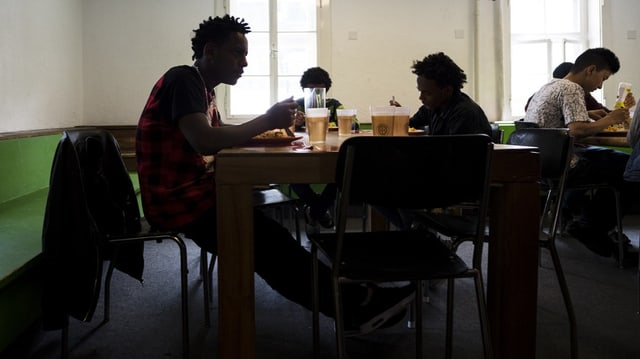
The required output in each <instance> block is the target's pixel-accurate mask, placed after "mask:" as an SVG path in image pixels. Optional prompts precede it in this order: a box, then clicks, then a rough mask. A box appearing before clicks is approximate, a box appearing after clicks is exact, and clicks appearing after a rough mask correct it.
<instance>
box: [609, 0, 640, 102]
mask: <svg viewBox="0 0 640 359" xmlns="http://www.w3.org/2000/svg"><path fill="white" fill-rule="evenodd" d="M603 3H604V6H603V8H602V12H603V19H604V21H603V44H604V45H603V46H604V47H608V48H610V49H611V50H612V51H614V52H615V53H616V55H618V58H619V59H620V65H621V66H620V71H618V73H616V74H614V75H613V76H611V77H610V78H609V80H607V81H605V83H604V87H603V88H604V95H605V100H606V105H607V106H609V108H613V105H614V104H615V102H616V94H617V92H618V91H617V90H618V83H619V82H621V81H624V82H630V83H631V84H633V89H634V94H635V97H636V100H637V101H640V66H638V64H639V63H640V17H639V16H640V1H637V0H604V1H603ZM634 34H635V38H633V37H634V36H633V35H634ZM630 37H631V38H630Z"/></svg>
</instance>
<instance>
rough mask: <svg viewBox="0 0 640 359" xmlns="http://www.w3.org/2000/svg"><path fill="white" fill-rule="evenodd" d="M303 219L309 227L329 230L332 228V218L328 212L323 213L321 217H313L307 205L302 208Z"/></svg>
mask: <svg viewBox="0 0 640 359" xmlns="http://www.w3.org/2000/svg"><path fill="white" fill-rule="evenodd" d="M304 219H305V221H306V223H307V225H308V226H310V227H318V226H322V227H323V228H327V229H330V228H333V226H334V223H333V217H331V213H329V211H325V212H324V213H323V214H321V215H315V214H314V213H313V211H312V210H311V207H310V206H308V205H307V206H305V208H304Z"/></svg>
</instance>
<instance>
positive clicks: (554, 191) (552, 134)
mask: <svg viewBox="0 0 640 359" xmlns="http://www.w3.org/2000/svg"><path fill="white" fill-rule="evenodd" d="M507 143H509V144H513V145H521V146H533V147H538V149H539V153H540V172H541V173H540V176H541V181H542V185H543V186H542V187H543V189H545V190H546V191H547V201H546V202H545V206H544V210H543V211H544V212H545V213H546V211H547V210H549V209H550V208H549V205H550V204H549V202H550V199H551V198H555V199H556V201H555V208H553V212H552V216H553V222H552V224H551V229H550V232H549V233H550V236H549V238H550V240H555V235H556V231H557V228H558V225H559V224H558V221H559V218H560V217H559V216H560V207H561V202H562V198H563V196H564V190H565V184H566V181H567V174H568V172H569V166H570V163H571V157H572V156H573V137H571V136H570V135H569V130H568V129H566V128H523V129H520V130H516V131H514V132H513V133H512V134H511V136H509V140H508V141H507ZM544 218H545V216H544V215H543V216H542V217H541V219H540V231H541V232H542V230H543V227H544Z"/></svg>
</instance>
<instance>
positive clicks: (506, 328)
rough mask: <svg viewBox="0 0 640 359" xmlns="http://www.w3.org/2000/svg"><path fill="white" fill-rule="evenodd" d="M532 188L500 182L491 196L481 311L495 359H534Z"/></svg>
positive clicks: (535, 195) (535, 189)
mask: <svg viewBox="0 0 640 359" xmlns="http://www.w3.org/2000/svg"><path fill="white" fill-rule="evenodd" d="M539 218H540V197H539V185H538V184H537V183H530V182H524V183H505V184H502V185H499V186H497V187H494V188H493V189H492V193H491V210H490V222H491V227H490V228H491V239H490V243H489V246H490V249H489V258H488V270H487V272H488V278H487V307H488V308H487V311H488V315H489V321H490V323H489V325H490V328H491V335H492V342H493V349H494V352H495V357H496V358H505V359H507V358H509V359H511V358H519V359H525V358H528V359H534V358H535V357H536V354H535V353H536V327H537V324H536V310H537V295H538V262H537V261H538V256H537V253H538V240H539V232H538V231H539V228H538V223H539Z"/></svg>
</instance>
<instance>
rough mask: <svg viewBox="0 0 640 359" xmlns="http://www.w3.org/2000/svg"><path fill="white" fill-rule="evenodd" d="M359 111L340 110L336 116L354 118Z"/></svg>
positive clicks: (351, 109)
mask: <svg viewBox="0 0 640 359" xmlns="http://www.w3.org/2000/svg"><path fill="white" fill-rule="evenodd" d="M357 111H358V110H356V109H355V108H339V109H337V110H336V114H337V115H338V116H354V115H356V114H357Z"/></svg>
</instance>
